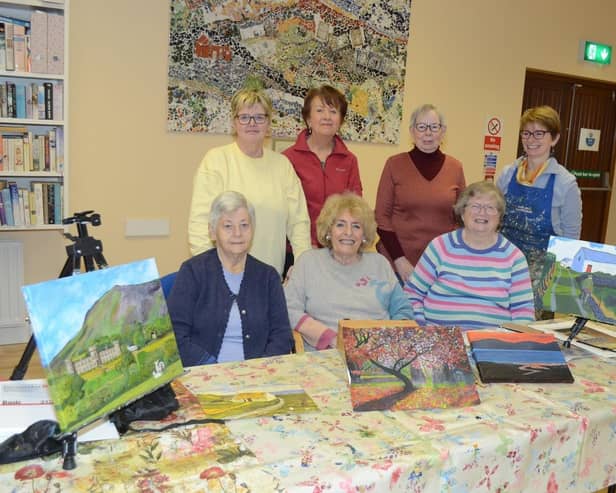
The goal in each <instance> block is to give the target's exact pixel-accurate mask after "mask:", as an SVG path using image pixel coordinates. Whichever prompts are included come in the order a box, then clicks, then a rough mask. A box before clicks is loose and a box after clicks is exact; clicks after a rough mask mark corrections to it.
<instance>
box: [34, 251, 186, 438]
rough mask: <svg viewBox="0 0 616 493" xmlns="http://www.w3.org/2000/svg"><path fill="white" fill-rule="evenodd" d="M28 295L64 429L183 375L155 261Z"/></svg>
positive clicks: (56, 283) (44, 286) (55, 283)
mask: <svg viewBox="0 0 616 493" xmlns="http://www.w3.org/2000/svg"><path fill="white" fill-rule="evenodd" d="M23 293H24V297H25V300H26V306H27V308H28V313H29V316H30V320H31V324H32V332H33V335H34V339H35V341H36V345H37V348H38V351H39V354H40V358H41V363H42V365H43V368H44V370H45V372H46V376H47V381H48V383H49V393H50V395H51V399H52V401H53V404H54V409H55V413H56V418H57V421H58V423H59V425H60V429H61V430H62V431H63V432H72V431H75V430H78V429H80V428H82V427H83V426H85V425H87V424H89V423H91V422H93V421H95V420H96V419H99V418H101V417H103V416H106V415H108V414H110V413H111V412H113V411H115V410H116V409H118V408H120V407H122V406H124V405H125V404H127V403H129V402H131V401H134V400H136V399H138V398H140V397H142V396H144V395H146V394H148V393H150V392H152V391H153V390H155V389H157V388H158V387H161V386H162V385H164V384H166V383H168V382H169V381H171V380H172V379H174V378H175V377H177V376H178V375H180V374H181V373H182V372H183V367H182V362H181V360H180V356H179V352H178V348H177V344H176V341H175V335H174V332H173V327H172V325H171V320H170V318H169V314H168V312H167V305H166V303H165V298H164V295H163V291H162V288H161V285H160V281H159V275H158V271H157V268H156V263H155V262H154V259H148V260H142V261H139V262H133V263H130V264H126V265H121V266H117V267H110V268H106V269H101V270H96V271H92V272H87V273H84V274H78V275H74V276H70V277H64V278H60V279H55V280H52V281H47V282H43V283H40V284H34V285H30V286H25V287H24V288H23Z"/></svg>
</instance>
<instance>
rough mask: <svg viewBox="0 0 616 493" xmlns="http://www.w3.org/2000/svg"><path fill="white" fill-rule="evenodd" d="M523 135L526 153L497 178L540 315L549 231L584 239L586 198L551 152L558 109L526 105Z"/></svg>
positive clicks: (507, 226) (507, 231)
mask: <svg viewBox="0 0 616 493" xmlns="http://www.w3.org/2000/svg"><path fill="white" fill-rule="evenodd" d="M520 137H521V140H522V146H523V147H524V155H523V156H522V157H520V158H518V159H517V160H516V161H515V162H514V163H513V164H510V165H508V166H506V167H505V169H504V170H503V172H502V174H501V175H500V176H499V177H498V180H497V185H498V187H499V188H500V189H501V191H502V192H503V194H504V195H505V200H506V204H507V206H506V208H505V216H504V217H503V225H502V228H501V233H502V234H503V235H504V236H505V237H506V238H507V239H509V240H510V241H511V242H512V243H514V244H515V245H516V246H517V247H518V248H519V249H520V250H522V252H523V253H524V255H526V260H527V261H528V267H529V270H530V276H531V280H532V284H533V291H534V294H535V308H536V311H537V314H540V313H541V306H542V303H541V298H540V293H538V289H537V288H538V285H539V282H540V280H541V274H542V272H541V271H542V269H543V262H544V259H545V254H546V251H547V247H548V240H549V238H550V235H555V236H566V237H568V238H574V239H579V237H580V231H581V229H582V197H581V194H580V189H579V187H578V184H577V181H576V179H575V176H573V175H572V174H571V173H569V171H567V169H566V168H565V167H564V166H562V165H561V164H559V163H558V161H556V159H555V158H554V157H553V156H552V151H553V150H554V146H555V145H556V143H557V142H558V139H559V138H560V117H559V116H558V113H557V112H556V110H554V108H552V107H550V106H538V107H535V108H529V109H527V110H526V111H525V112H524V114H523V115H522V118H521V119H520ZM538 318H539V317H538Z"/></svg>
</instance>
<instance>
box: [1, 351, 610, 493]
mask: <svg viewBox="0 0 616 493" xmlns="http://www.w3.org/2000/svg"><path fill="white" fill-rule="evenodd" d="M24 348H25V344H9V345H5V346H2V345H0V380H6V379H8V378H9V377H10V376H11V374H12V373H13V369H14V368H15V365H16V364H17V363H18V362H19V358H21V355H22V353H23V351H24ZM44 376H45V374H44V372H43V368H42V367H41V360H40V359H39V355H38V351H34V354H33V355H32V359H31V360H30V364H29V365H28V371H27V372H26V377H25V378H43V377H44ZM597 493H607V488H606V489H603V490H601V491H600V492H597Z"/></svg>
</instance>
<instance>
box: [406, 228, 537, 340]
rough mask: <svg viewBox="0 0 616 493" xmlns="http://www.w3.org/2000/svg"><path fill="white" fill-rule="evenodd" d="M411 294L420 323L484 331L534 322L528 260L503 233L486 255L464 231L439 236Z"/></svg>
mask: <svg viewBox="0 0 616 493" xmlns="http://www.w3.org/2000/svg"><path fill="white" fill-rule="evenodd" d="M405 291H406V292H407V293H408V294H409V299H410V301H411V304H412V305H413V310H414V312H415V319H416V320H417V321H418V322H419V323H431V324H438V325H459V326H461V327H471V328H481V327H494V326H498V325H499V324H501V323H504V322H518V323H525V322H529V321H532V320H534V313H535V307H534V303H533V292H532V289H531V283H530V276H529V273H528V265H527V263H526V259H525V258H524V255H523V254H522V252H521V251H520V250H519V249H518V248H517V247H516V246H515V245H514V244H513V243H511V242H510V241H509V240H507V239H506V238H505V237H504V236H503V235H501V234H499V235H498V240H497V242H496V244H495V245H493V246H492V247H490V248H488V249H486V250H476V249H473V248H471V247H470V246H468V245H467V244H466V243H465V242H464V240H463V239H462V229H457V230H455V231H453V232H451V233H445V234H443V235H440V236H437V237H436V238H435V239H434V240H432V241H431V242H430V244H429V245H428V246H427V247H426V250H425V251H424V253H423V255H422V256H421V258H420V259H419V262H418V263H417V265H416V267H415V270H414V271H413V274H412V276H411V277H410V279H409V280H408V281H407V282H406V285H405Z"/></svg>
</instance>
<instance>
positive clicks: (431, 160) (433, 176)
mask: <svg viewBox="0 0 616 493" xmlns="http://www.w3.org/2000/svg"><path fill="white" fill-rule="evenodd" d="M446 129H447V126H446V125H445V119H444V117H443V115H442V113H441V112H440V111H438V110H437V108H436V107H435V106H434V105H432V104H424V105H422V106H420V107H418V108H417V109H415V111H413V114H412V115H411V124H410V132H411V137H412V139H413V142H414V143H415V147H413V149H411V150H410V151H408V152H403V153H401V154H396V155H394V156H391V157H390V158H389V159H388V160H387V162H386V163H385V167H384V168H383V173H382V175H381V180H380V182H379V188H378V190H377V194H376V206H375V211H374V212H375V215H376V222H377V224H378V228H377V232H378V234H379V236H380V238H381V240H380V242H379V243H378V245H377V249H378V251H379V252H380V253H382V254H383V255H385V256H386V257H387V258H389V259H390V261H391V262H392V264H393V267H394V270H395V271H396V273H397V274H398V276H399V277H400V279H401V280H402V281H406V280H408V278H409V276H410V275H411V274H412V272H413V269H414V268H415V264H416V263H417V261H418V260H419V257H421V254H422V253H423V251H424V249H425V248H426V246H427V245H428V243H430V241H432V240H433V239H434V238H436V237H437V236H439V235H441V234H443V233H447V232H449V231H453V230H454V229H455V228H456V219H455V216H454V213H453V205H454V204H455V203H456V201H457V200H458V198H459V197H460V194H461V193H462V191H463V190H464V188H466V181H465V179H464V171H463V169H462V163H461V162H460V161H458V160H457V159H456V158H454V157H452V156H449V155H446V154H444V153H443V152H442V151H441V149H440V145H441V140H442V139H443V136H444V135H445V130H446Z"/></svg>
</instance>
